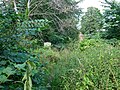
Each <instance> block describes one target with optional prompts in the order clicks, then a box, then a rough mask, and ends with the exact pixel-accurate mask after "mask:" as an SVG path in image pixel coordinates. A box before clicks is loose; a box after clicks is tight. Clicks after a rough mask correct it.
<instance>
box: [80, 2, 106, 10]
mask: <svg viewBox="0 0 120 90" xmlns="http://www.w3.org/2000/svg"><path fill="white" fill-rule="evenodd" d="M103 1H104V0H84V1H83V2H81V3H79V6H80V7H81V8H84V9H83V11H86V10H87V8H88V7H91V6H92V7H97V8H99V10H100V11H101V12H102V10H103V7H102V6H101V5H102V4H101V2H103Z"/></svg>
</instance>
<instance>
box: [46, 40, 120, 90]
mask: <svg viewBox="0 0 120 90" xmlns="http://www.w3.org/2000/svg"><path fill="white" fill-rule="evenodd" d="M74 45H75V46H74ZM74 45H73V46H71V48H72V49H70V50H69V49H64V50H62V51H60V52H59V53H58V51H55V50H54V51H52V52H54V53H58V54H57V56H58V57H59V59H57V60H55V61H54V62H52V61H49V60H50V57H47V58H46V59H45V61H48V62H49V63H48V65H47V66H46V67H45V69H47V72H48V73H46V74H48V75H47V77H46V81H47V82H49V83H48V84H49V85H50V87H51V89H52V90H57V89H65V90H94V89H96V90H106V89H110V90H111V89H119V87H120V84H119V83H120V82H119V81H120V77H119V73H120V72H119V69H120V67H119V58H120V56H119V54H120V51H119V49H120V47H119V46H116V47H113V46H112V45H110V44H107V43H105V41H104V40H100V39H97V40H95V39H86V40H85V41H82V42H76V43H75V42H74ZM81 45H83V46H81ZM81 47H87V48H84V49H81ZM68 48H70V47H68ZM54 53H53V54H51V57H53V56H55V54H54ZM53 60H54V59H53Z"/></svg>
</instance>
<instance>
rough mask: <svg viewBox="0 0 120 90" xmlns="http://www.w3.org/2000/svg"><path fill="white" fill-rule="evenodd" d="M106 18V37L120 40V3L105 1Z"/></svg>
mask: <svg viewBox="0 0 120 90" xmlns="http://www.w3.org/2000/svg"><path fill="white" fill-rule="evenodd" d="M103 6H104V7H105V12H104V18H105V25H104V28H105V30H106V32H105V35H104V37H105V38H107V39H111V38H116V39H120V2H116V1H115V0H113V1H111V2H110V1H108V0H105V3H104V5H103Z"/></svg>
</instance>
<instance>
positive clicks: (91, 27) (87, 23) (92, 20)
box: [80, 7, 103, 34]
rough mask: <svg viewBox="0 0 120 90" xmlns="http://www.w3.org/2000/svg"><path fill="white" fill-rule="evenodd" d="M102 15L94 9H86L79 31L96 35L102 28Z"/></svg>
mask: <svg viewBox="0 0 120 90" xmlns="http://www.w3.org/2000/svg"><path fill="white" fill-rule="evenodd" d="M102 18H103V17H102V14H101V13H100V10H99V9H98V8H95V7H88V8H87V12H85V15H84V16H83V17H82V20H81V29H80V31H81V32H83V33H86V34H92V33H96V32H97V31H99V30H100V29H101V28H102V25H103V23H102V20H103V19H102Z"/></svg>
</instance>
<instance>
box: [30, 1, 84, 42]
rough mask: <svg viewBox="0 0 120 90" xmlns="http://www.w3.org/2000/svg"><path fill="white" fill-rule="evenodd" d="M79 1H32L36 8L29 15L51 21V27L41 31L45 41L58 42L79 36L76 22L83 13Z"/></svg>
mask: <svg viewBox="0 0 120 90" xmlns="http://www.w3.org/2000/svg"><path fill="white" fill-rule="evenodd" d="M80 1H82V0H79V2H80ZM79 2H76V1H75V0H42V1H36V0H33V1H32V2H31V6H32V7H35V8H34V9H33V10H31V11H30V13H29V16H30V17H31V18H32V19H33V18H42V19H48V20H49V21H50V23H49V25H50V28H49V29H47V30H44V31H42V32H41V35H42V37H43V41H50V42H52V43H53V44H58V43H65V42H67V41H69V40H71V39H75V38H76V37H77V35H78V30H77V27H76V24H77V23H78V22H79V21H78V17H79V16H80V14H81V13H82V11H81V8H79V7H78V6H77V4H78V3H79ZM34 3H35V4H34Z"/></svg>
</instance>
